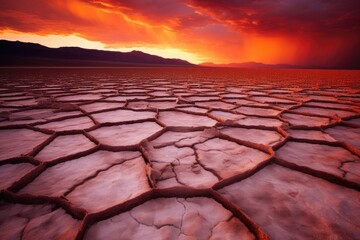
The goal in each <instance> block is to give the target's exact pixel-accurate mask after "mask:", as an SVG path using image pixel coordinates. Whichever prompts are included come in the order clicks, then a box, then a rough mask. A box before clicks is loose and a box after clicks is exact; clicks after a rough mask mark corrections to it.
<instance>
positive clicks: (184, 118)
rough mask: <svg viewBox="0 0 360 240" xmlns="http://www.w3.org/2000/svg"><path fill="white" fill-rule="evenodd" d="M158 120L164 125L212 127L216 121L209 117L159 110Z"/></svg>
mask: <svg viewBox="0 0 360 240" xmlns="http://www.w3.org/2000/svg"><path fill="white" fill-rule="evenodd" d="M159 121H161V122H162V123H164V124H165V125H166V126H178V127H181V126H183V127H202V126H204V127H212V126H214V125H215V124H216V121H215V120H213V119H211V118H209V117H206V116H201V115H195V114H190V113H183V112H178V111H164V112H160V113H159Z"/></svg>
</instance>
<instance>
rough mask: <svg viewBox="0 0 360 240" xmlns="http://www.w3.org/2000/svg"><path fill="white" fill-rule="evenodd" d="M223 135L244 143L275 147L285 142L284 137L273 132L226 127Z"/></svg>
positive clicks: (222, 131)
mask: <svg viewBox="0 0 360 240" xmlns="http://www.w3.org/2000/svg"><path fill="white" fill-rule="evenodd" d="M220 132H221V133H223V134H225V135H228V136H230V137H232V138H235V139H239V140H242V141H249V142H254V143H258V144H263V145H269V146H274V145H276V144H278V143H280V142H282V141H283V140H284V137H283V136H282V135H281V134H280V133H278V132H276V131H272V130H263V129H250V128H235V127H225V128H223V129H221V130H220Z"/></svg>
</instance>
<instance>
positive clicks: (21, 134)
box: [0, 129, 49, 161]
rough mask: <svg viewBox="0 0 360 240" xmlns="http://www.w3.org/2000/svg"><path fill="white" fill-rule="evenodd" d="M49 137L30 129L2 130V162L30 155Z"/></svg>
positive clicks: (0, 155) (0, 133)
mask: <svg viewBox="0 0 360 240" xmlns="http://www.w3.org/2000/svg"><path fill="white" fill-rule="evenodd" d="M48 138H49V135H47V134H43V133H41V132H36V131H33V130H29V129H6V130H0V161H1V160H4V159H8V158H14V157H19V156H20V155H22V154H27V153H30V152H31V151H32V150H33V149H34V148H35V147H36V146H37V145H39V144H41V143H42V142H44V141H45V140H46V139H48Z"/></svg>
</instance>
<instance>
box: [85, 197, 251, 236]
mask: <svg viewBox="0 0 360 240" xmlns="http://www.w3.org/2000/svg"><path fill="white" fill-rule="evenodd" d="M224 236H227V237H229V238H230V239H255V237H254V236H253V235H252V234H251V232H250V231H249V230H248V229H247V228H246V227H245V225H244V224H243V223H242V222H241V221H240V220H238V219H237V218H235V217H234V216H233V215H232V213H231V212H230V211H228V210H226V209H224V208H223V207H222V206H221V205H220V204H219V203H217V202H215V201H214V200H212V199H210V198H186V199H184V198H158V199H154V200H150V201H148V202H146V203H144V204H142V205H140V206H138V207H135V208H133V209H132V210H130V211H128V212H125V213H122V214H119V215H117V216H115V217H112V218H109V219H107V220H104V221H101V222H98V223H96V224H95V225H93V226H92V227H90V229H89V230H88V231H87V233H86V235H85V239H144V238H150V239H200V240H202V239H204V240H205V239H219V238H223V237H224Z"/></svg>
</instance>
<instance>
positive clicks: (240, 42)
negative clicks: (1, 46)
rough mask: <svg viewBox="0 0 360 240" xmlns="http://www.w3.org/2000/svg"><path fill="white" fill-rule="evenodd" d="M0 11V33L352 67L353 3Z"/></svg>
mask: <svg viewBox="0 0 360 240" xmlns="http://www.w3.org/2000/svg"><path fill="white" fill-rule="evenodd" d="M0 5H1V6H2V7H1V8H2V11H1V13H0V31H5V30H13V31H17V32H21V33H23V34H40V35H50V34H51V35H76V36H79V37H82V38H85V39H87V40H90V41H97V42H102V43H104V44H105V45H106V46H108V47H111V48H117V47H119V48H124V47H135V48H136V47H142V48H143V47H148V48H161V49H170V48H171V49H177V50H181V51H184V52H190V53H193V54H195V55H197V56H198V61H200V60H203V61H213V62H218V63H227V62H243V61H259V62H268V63H290V64H298V65H311V66H321V67H352V68H360V66H359V65H360V57H359V56H360V50H359V47H358V45H359V42H360V37H359V34H358V32H360V29H359V28H360V27H359V22H360V15H359V14H358V11H359V9H360V1H357V0H346V1H341V0H274V1H267V0H257V1H252V0H229V1H216V0H183V1H182V0H126V1H125V0H100V1H97V0H63V1H60V0H47V1H45V0H37V1H27V0H18V1H10V0H0ZM174 57H176V56H174ZM189 60H190V61H191V60H192V59H189Z"/></svg>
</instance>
